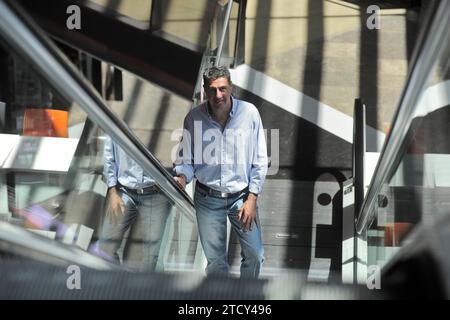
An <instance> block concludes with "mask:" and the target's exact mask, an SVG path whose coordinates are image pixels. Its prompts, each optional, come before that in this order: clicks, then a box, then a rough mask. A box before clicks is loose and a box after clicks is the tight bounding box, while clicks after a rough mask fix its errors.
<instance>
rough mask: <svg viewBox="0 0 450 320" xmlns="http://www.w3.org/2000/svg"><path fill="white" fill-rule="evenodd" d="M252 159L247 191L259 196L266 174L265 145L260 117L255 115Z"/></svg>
mask: <svg viewBox="0 0 450 320" xmlns="http://www.w3.org/2000/svg"><path fill="white" fill-rule="evenodd" d="M253 138H254V141H253V143H252V146H253V148H254V149H253V159H252V165H251V170H250V183H249V191H250V192H252V193H256V194H260V193H261V191H262V188H263V184H264V181H265V179H266V174H267V166H268V158H267V145H266V138H265V136H264V129H263V124H262V121H261V117H260V116H259V114H257V120H255V128H254V132H253Z"/></svg>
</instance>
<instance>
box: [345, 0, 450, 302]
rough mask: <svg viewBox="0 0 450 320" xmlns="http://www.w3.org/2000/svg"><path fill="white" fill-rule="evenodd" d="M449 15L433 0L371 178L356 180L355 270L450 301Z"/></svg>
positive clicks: (391, 288) (389, 290) (400, 289)
mask: <svg viewBox="0 0 450 320" xmlns="http://www.w3.org/2000/svg"><path fill="white" fill-rule="evenodd" d="M449 14H450V7H449V3H448V2H447V1H436V2H432V3H431V5H430V7H429V10H428V11H427V17H426V19H425V21H426V23H425V25H424V29H423V30H422V33H421V35H420V38H419V40H420V41H419V44H420V45H419V46H418V47H417V48H416V51H415V55H414V59H413V63H412V65H411V68H410V72H409V76H408V81H407V84H406V86H405V88H404V91H403V94H402V97H401V99H400V102H399V105H398V109H397V111H396V115H395V117H394V120H393V123H392V128H391V131H390V134H389V136H388V138H387V141H386V143H385V145H384V147H383V150H382V151H381V153H380V154H379V160H378V163H377V165H376V168H375V169H374V171H373V175H372V177H371V180H370V181H367V180H368V179H367V175H366V179H367V180H366V181H365V182H362V183H358V184H356V183H355V184H354V186H355V192H356V189H358V192H359V193H361V194H362V195H363V196H362V197H359V199H360V201H359V200H358V199H357V198H356V197H355V207H356V208H357V210H356V211H355V212H356V215H355V216H354V217H353V218H354V219H353V221H356V223H355V228H354V232H355V234H354V239H353V240H354V242H353V244H352V245H351V246H350V247H348V248H347V249H352V250H354V251H353V259H354V260H353V263H352V265H353V269H352V268H350V269H348V270H347V271H348V273H349V274H352V273H353V272H354V273H353V276H354V277H353V281H355V282H359V283H364V282H366V281H368V279H369V278H370V281H374V279H376V278H377V279H378V280H376V281H375V282H377V283H376V285H375V283H371V285H372V284H373V286H372V288H374V287H377V288H378V289H382V290H384V291H385V292H386V294H388V295H389V297H390V298H396V299H398V298H400V299H409V298H412V299H421V298H429V299H449V292H450V287H449V283H450V281H449V278H450V268H449V266H450V264H449V260H448V254H447V250H448V246H449V244H450V236H449V232H448V230H449V228H448V226H449V223H448V221H449V212H450V207H449V202H448V197H449V194H450V188H449V187H450V184H449V181H450V176H449V174H448V172H449V169H448V168H449V166H448V163H449V162H448V159H449V158H448V157H449V152H450V151H449V150H450V149H449V146H448V141H449V139H448V132H449V121H448V119H449V106H450V99H449V97H450V95H449V92H450V86H449V80H450V78H449V75H450V72H449V71H450V65H449V57H450V55H449V54H450V33H449V30H450V29H449V28H450V26H449ZM362 150H363V151H361V156H362V157H364V154H365V153H366V152H365V149H362ZM366 159H367V154H366ZM361 163H364V161H362V162H360V164H361ZM359 168H360V170H359V174H358V175H356V176H355V177H356V179H355V180H354V182H355V181H357V180H358V181H360V180H361V179H364V178H363V177H364V171H365V169H363V167H359ZM366 170H367V169H366ZM362 181H363V180H362ZM369 182H370V183H369ZM357 185H358V187H357ZM366 186H367V189H365V188H366ZM357 202H358V203H357ZM350 220H352V219H350ZM349 224H352V222H351V221H349ZM350 229H352V228H350ZM347 239H348V240H350V238H347Z"/></svg>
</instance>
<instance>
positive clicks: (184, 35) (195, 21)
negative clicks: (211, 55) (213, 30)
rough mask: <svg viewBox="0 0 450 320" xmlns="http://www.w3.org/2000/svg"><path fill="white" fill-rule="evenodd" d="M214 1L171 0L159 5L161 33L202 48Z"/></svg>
mask: <svg viewBox="0 0 450 320" xmlns="http://www.w3.org/2000/svg"><path fill="white" fill-rule="evenodd" d="M215 5H216V3H215V1H210V0H171V1H162V3H161V6H162V8H161V16H162V17H161V29H162V31H164V32H166V33H169V34H171V35H174V36H176V37H178V38H181V39H183V40H186V41H187V42H189V43H192V44H195V45H198V46H200V47H204V46H205V44H206V41H207V38H208V33H209V28H210V24H211V18H212V17H213V13H214V8H215Z"/></svg>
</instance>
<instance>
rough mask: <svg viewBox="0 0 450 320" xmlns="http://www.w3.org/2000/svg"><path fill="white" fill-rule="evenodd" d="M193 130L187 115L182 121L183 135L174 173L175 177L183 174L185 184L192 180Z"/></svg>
mask: <svg viewBox="0 0 450 320" xmlns="http://www.w3.org/2000/svg"><path fill="white" fill-rule="evenodd" d="M191 137H193V130H192V125H191V124H190V121H189V115H188V116H186V118H185V119H184V126H183V135H182V138H181V141H180V144H179V146H178V150H177V154H176V160H175V163H174V171H175V173H176V174H177V175H180V174H183V175H184V176H185V177H186V184H187V183H190V182H191V181H192V179H193V178H194V165H193V158H194V154H193V141H192V138H191Z"/></svg>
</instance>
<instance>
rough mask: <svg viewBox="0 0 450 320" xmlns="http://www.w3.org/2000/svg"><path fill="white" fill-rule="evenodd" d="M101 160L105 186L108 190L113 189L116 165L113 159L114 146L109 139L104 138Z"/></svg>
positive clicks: (115, 180) (115, 179)
mask: <svg viewBox="0 0 450 320" xmlns="http://www.w3.org/2000/svg"><path fill="white" fill-rule="evenodd" d="M103 158H104V165H103V175H104V177H105V180H106V185H107V186H108V188H110V187H114V186H115V185H116V184H117V163H116V161H115V157H114V144H113V142H112V140H111V138H110V137H106V142H105V148H104V151H103Z"/></svg>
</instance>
